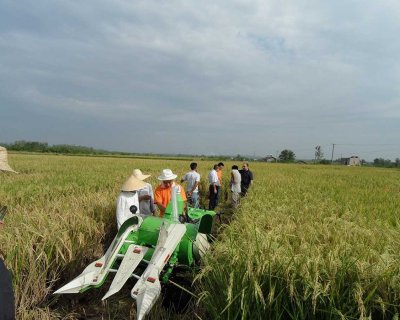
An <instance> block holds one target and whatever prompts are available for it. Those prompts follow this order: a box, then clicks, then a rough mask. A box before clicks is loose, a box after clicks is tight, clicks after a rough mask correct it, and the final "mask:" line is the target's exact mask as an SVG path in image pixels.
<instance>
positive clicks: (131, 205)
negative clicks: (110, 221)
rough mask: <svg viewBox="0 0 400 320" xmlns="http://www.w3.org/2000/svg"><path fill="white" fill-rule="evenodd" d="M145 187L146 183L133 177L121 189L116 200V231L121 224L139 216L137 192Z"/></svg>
mask: <svg viewBox="0 0 400 320" xmlns="http://www.w3.org/2000/svg"><path fill="white" fill-rule="evenodd" d="M145 186H146V183H145V182H143V181H142V180H139V179H138V178H136V177H135V176H134V175H130V176H129V178H128V179H127V180H126V181H125V183H124V184H123V185H122V187H121V193H120V195H119V196H118V199H117V213H116V215H117V225H118V229H119V228H120V227H121V226H122V224H123V223H124V222H125V221H126V220H128V219H129V218H131V217H133V216H134V214H136V215H139V196H138V191H139V190H140V189H142V188H144V187H145Z"/></svg>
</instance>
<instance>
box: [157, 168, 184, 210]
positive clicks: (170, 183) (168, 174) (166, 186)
mask: <svg viewBox="0 0 400 320" xmlns="http://www.w3.org/2000/svg"><path fill="white" fill-rule="evenodd" d="M176 177H177V175H176V174H174V173H173V172H172V170H171V169H164V170H163V171H161V175H160V176H159V177H158V178H157V179H158V180H160V181H161V184H160V185H159V186H158V187H157V189H156V191H155V192H154V203H155V204H156V205H157V207H158V209H159V210H160V217H161V218H162V217H163V216H164V213H165V209H166V208H167V206H168V203H169V202H170V201H171V196H172V188H174V187H176V190H177V193H178V194H180V196H181V197H182V200H183V201H184V202H185V203H186V201H187V198H186V194H185V191H184V190H183V188H182V186H180V185H179V184H176V183H175V179H176Z"/></svg>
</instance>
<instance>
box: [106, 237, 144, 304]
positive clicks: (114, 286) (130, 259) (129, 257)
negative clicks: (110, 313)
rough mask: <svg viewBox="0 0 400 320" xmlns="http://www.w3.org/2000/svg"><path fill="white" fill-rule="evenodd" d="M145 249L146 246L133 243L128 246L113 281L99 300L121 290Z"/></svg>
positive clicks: (140, 259)
mask: <svg viewBox="0 0 400 320" xmlns="http://www.w3.org/2000/svg"><path fill="white" fill-rule="evenodd" d="M147 250H148V248H147V247H143V246H138V245H135V244H131V245H130V246H129V247H128V250H127V251H126V253H125V256H124V258H123V260H122V262H121V265H120V266H119V268H118V272H117V274H116V275H115V277H114V280H113V282H112V283H111V285H110V288H109V289H108V291H107V293H106V294H105V295H104V297H103V298H102V299H101V300H105V299H107V298H108V297H110V296H112V295H113V294H114V293H117V292H118V291H119V290H121V288H122V287H123V285H124V284H125V282H126V281H127V280H128V279H129V278H130V277H131V275H132V273H133V272H134V271H135V269H136V268H137V266H138V265H139V263H140V262H141V261H142V259H143V257H144V255H145V254H146V252H147Z"/></svg>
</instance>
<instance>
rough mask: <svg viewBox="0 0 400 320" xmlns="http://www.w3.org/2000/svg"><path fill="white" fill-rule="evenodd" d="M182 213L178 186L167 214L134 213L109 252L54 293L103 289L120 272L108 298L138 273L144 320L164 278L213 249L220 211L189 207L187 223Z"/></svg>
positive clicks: (136, 295) (137, 292) (137, 290)
mask: <svg viewBox="0 0 400 320" xmlns="http://www.w3.org/2000/svg"><path fill="white" fill-rule="evenodd" d="M133 211H134V210H133ZM178 212H179V213H180V214H178ZM182 213H183V201H182V198H180V195H179V194H176V193H175V190H174V191H173V194H172V200H171V202H170V204H169V205H168V207H167V209H166V211H165V214H164V217H163V218H159V217H153V216H149V217H145V218H143V217H141V216H140V215H134V216H133V217H132V218H129V219H128V220H126V221H125V222H124V223H123V224H122V226H121V228H120V229H119V231H118V233H117V235H116V236H115V238H114V240H113V242H112V243H111V245H110V247H109V248H108V250H107V252H106V253H105V255H104V256H103V257H101V258H100V259H99V260H96V261H94V262H92V263H91V264H90V265H88V266H87V267H86V268H85V270H84V271H83V272H82V273H81V274H80V275H79V276H78V277H76V278H75V279H74V280H72V281H71V282H69V283H68V284H66V285H64V286H63V287H61V288H60V289H58V290H57V291H56V292H54V294H63V293H82V292H84V291H87V290H89V289H90V288H99V287H101V286H102V285H103V284H104V282H105V280H106V278H107V276H108V274H109V273H115V276H114V279H113V281H112V283H111V286H110V288H109V290H108V292H107V293H106V294H105V295H104V297H103V298H102V300H104V299H107V298H108V297H110V296H111V295H113V294H114V293H117V292H118V291H119V290H121V288H122V287H123V285H124V284H125V282H126V281H127V280H128V279H129V278H131V277H133V278H136V279H137V282H136V284H135V286H134V287H133V289H132V290H131V296H132V298H133V299H135V300H136V304H137V319H138V320H140V319H142V318H143V317H144V316H145V315H146V314H147V313H148V312H149V310H150V309H151V307H152V306H153V305H154V303H155V301H156V300H157V298H158V297H159V296H160V293H161V283H160V281H161V282H162V283H167V282H168V280H169V277H170V275H171V273H172V271H173V268H174V267H175V266H177V265H185V266H188V267H191V266H193V265H194V263H195V261H198V260H199V259H200V258H201V256H202V255H203V254H204V253H205V252H206V251H207V250H208V248H209V241H208V238H207V237H208V236H209V235H210V233H211V229H212V225H213V217H214V216H215V212H214V211H207V210H204V209H194V208H188V212H187V219H184V220H186V221H190V222H185V223H182V222H180V221H179V220H182V219H179V218H180V217H181V216H182ZM143 264H144V271H143V272H142V273H141V274H140V272H139V270H140V269H141V270H143V268H139V266H140V265H141V266H143Z"/></svg>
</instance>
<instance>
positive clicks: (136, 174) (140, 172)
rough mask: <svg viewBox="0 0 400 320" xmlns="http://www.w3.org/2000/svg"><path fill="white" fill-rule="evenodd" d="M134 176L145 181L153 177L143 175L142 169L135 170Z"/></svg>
mask: <svg viewBox="0 0 400 320" xmlns="http://www.w3.org/2000/svg"><path fill="white" fill-rule="evenodd" d="M132 175H133V176H135V177H136V178H138V179H139V180H145V179H147V178H148V177H150V176H151V175H150V174H143V173H142V171H140V169H135V170H133V172H132Z"/></svg>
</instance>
